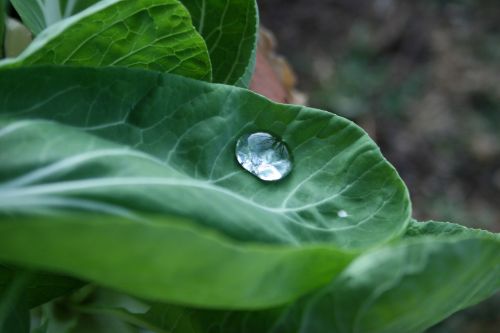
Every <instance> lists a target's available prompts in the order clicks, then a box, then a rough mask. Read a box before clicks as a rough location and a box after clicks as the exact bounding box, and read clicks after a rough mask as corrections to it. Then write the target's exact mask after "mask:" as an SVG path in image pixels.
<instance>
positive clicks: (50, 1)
mask: <svg viewBox="0 0 500 333" xmlns="http://www.w3.org/2000/svg"><path fill="white" fill-rule="evenodd" d="M96 2H99V0H31V1H26V0H11V3H12V5H13V6H14V8H15V9H16V11H17V12H18V13H19V15H20V16H21V18H22V19H23V22H24V24H25V25H26V26H28V27H29V28H30V30H31V31H32V32H33V33H34V34H35V35H38V34H39V33H40V32H41V31H42V30H44V29H45V28H47V27H48V26H50V25H52V24H54V23H57V22H59V21H61V20H63V19H65V18H67V17H70V16H71V15H74V14H76V13H79V12H81V11H82V10H84V9H86V8H87V7H89V6H91V5H93V4H95V3H96Z"/></svg>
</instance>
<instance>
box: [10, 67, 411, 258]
mask: <svg viewBox="0 0 500 333" xmlns="http://www.w3.org/2000/svg"><path fill="white" fill-rule="evenodd" d="M33 77H37V78H39V79H38V80H32V78H33ZM137 82H140V83H141V84H140V85H138V84H137ZM20 87H22V89H21V88H20ZM123 92H127V93H126V94H124V93H123ZM0 105H1V110H0V111H1V113H2V114H3V115H4V116H9V117H15V118H25V117H28V118H48V119H53V120H57V121H60V122H63V123H66V124H69V125H71V126H74V127H78V128H80V129H83V130H86V131H88V132H91V133H94V134H96V135H98V136H100V137H103V138H106V139H108V140H113V141H115V142H119V143H121V144H124V145H126V146H131V147H135V149H138V150H142V151H143V152H145V153H147V154H149V155H143V154H140V153H138V152H136V151H135V150H131V151H130V150H127V149H124V148H123V147H121V146H120V147H117V146H113V145H111V143H106V142H99V144H97V143H96V144H95V145H92V144H90V143H89V142H94V139H93V137H87V136H85V135H83V134H80V133H79V132H67V131H60V130H59V129H56V128H51V126H53V125H51V124H43V123H41V124H35V123H31V122H26V123H23V122H21V123H18V124H11V125H9V126H5V128H4V129H2V130H1V131H2V133H4V134H3V135H2V136H1V137H0V139H1V140H0V145H1V149H0V159H1V160H2V161H5V162H3V163H2V164H1V165H0V179H1V180H2V181H3V182H5V184H3V186H2V188H1V189H0V196H1V199H0V200H1V201H2V203H1V205H2V210H9V211H12V210H18V211H22V212H29V211H31V209H34V208H35V204H36V203H37V202H43V201H46V200H48V199H47V198H59V199H61V201H60V204H61V205H62V204H63V203H66V204H67V205H68V207H71V208H74V207H73V206H74V204H72V201H73V202H77V201H78V200H79V201H80V202H81V201H82V200H83V201H85V200H86V201H92V202H94V203H98V204H99V205H101V206H99V207H101V208H102V209H105V208H104V207H106V209H107V210H109V209H111V208H110V207H113V209H111V210H112V211H113V212H115V213H118V212H123V211H126V210H133V211H142V212H146V213H160V214H174V215H181V216H187V217H189V218H191V219H192V220H194V221H195V222H196V223H198V224H201V225H204V226H205V227H208V228H211V229H214V230H217V231H219V232H221V233H224V234H225V235H228V236H230V237H232V238H233V239H238V240H242V241H260V242H272V243H277V242H278V243H289V244H297V243H328V244H331V245H332V246H337V247H339V248H344V249H360V248H366V247H371V246H374V245H376V244H379V243H381V242H385V241H387V240H389V239H392V238H394V237H396V236H398V235H400V234H401V233H402V232H403V231H404V229H405V227H406V224H407V222H408V220H409V215H410V203H409V199H408V193H407V190H406V187H405V186H404V184H403V182H402V181H401V179H400V178H399V176H398V175H397V173H396V172H395V170H394V169H393V167H392V166H391V165H390V164H389V163H388V162H387V161H386V160H385V159H384V158H383V157H382V155H381V153H380V151H379V149H378V147H377V146H376V145H375V143H374V142H373V141H372V140H371V139H370V138H369V137H368V136H367V135H366V134H365V133H364V132H363V130H362V129H360V128H359V127H357V126H356V125H355V124H353V123H352V122H350V121H348V120H346V119H344V118H341V117H338V116H335V115H333V114H331V113H328V112H324V111H320V110H315V109H310V108H306V107H299V106H288V105H281V104H275V103H273V102H271V101H269V100H267V99H265V98H263V97H261V96H258V95H256V94H253V93H251V92H249V91H246V90H243V89H239V88H235V87H231V86H224V85H215V84H208V83H203V82H199V81H192V80H189V79H185V78H181V77H177V76H172V75H159V74H156V73H152V72H144V71H131V70H124V69H116V68H115V69H113V68H108V69H75V68H51V69H43V68H36V69H35V68H31V69H17V70H6V71H4V72H3V73H2V75H0ZM30 127H31V128H30ZM37 128H38V129H39V130H38V131H37V130H36V129H37ZM254 131H265V132H270V133H274V134H275V135H277V136H278V137H281V138H282V139H283V140H284V141H285V142H286V143H287V144H288V146H289V147H290V150H291V152H292V154H293V156H294V170H293V171H292V173H291V174H290V175H289V176H288V177H287V178H286V179H284V180H283V181H280V182H275V183H264V182H262V181H260V180H258V179H257V178H255V177H254V176H252V175H251V174H249V173H248V172H246V171H245V170H243V169H242V168H241V167H240V166H239V165H238V163H237V161H236V159H235V154H234V149H235V144H236V140H237V139H238V137H239V136H240V135H242V134H245V133H249V132H254ZM65 133H66V134H65ZM70 142H71V144H70ZM63 143H64V144H63ZM19 152H22V154H20V153H19ZM110 156H113V158H110ZM152 156H154V157H152ZM88 170H96V172H97V171H102V172H103V173H99V172H97V173H96V172H89V171H88ZM68 174H69V175H72V176H71V177H67V175H68ZM159 198H161V200H159ZM69 199H71V200H69ZM75 200H76V201H75ZM106 205H107V206H106ZM83 207H87V209H89V210H91V211H92V210H95V209H97V207H98V206H92V207H91V206H88V205H84V206H83ZM341 210H342V211H344V212H343V213H344V214H345V215H347V216H345V215H343V214H341V216H339V212H340V211H341Z"/></svg>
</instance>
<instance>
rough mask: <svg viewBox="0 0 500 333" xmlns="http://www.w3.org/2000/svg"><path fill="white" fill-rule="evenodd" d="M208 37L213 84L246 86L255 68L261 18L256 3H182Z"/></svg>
mask: <svg viewBox="0 0 500 333" xmlns="http://www.w3.org/2000/svg"><path fill="white" fill-rule="evenodd" d="M181 1H182V3H183V4H184V5H185V6H186V7H187V8H188V9H189V12H190V13H191V16H192V18H193V24H194V25H195V27H196V28H197V29H198V31H199V33H200V34H201V35H202V36H203V38H205V42H206V43H207V46H208V50H209V52H210V59H211V61H212V72H213V81H214V82H218V83H226V84H233V85H238V86H241V87H247V86H248V84H249V83H250V79H251V77H252V74H253V70H254V67H255V54H256V49H257V37H258V27H259V15H258V9H257V2H256V1H255V0H181Z"/></svg>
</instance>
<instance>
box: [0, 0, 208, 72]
mask: <svg viewBox="0 0 500 333" xmlns="http://www.w3.org/2000/svg"><path fill="white" fill-rule="evenodd" d="M2 64H3V66H10V67H12V66H21V65H22V66H26V65H40V64H57V65H73V66H91V67H101V66H120V67H134V68H145V69H150V70H156V71H160V72H169V73H174V74H179V75H183V76H188V77H192V78H197V79H206V80H209V79H210V77H211V66H210V59H209V55H208V51H207V48H206V45H205V42H204V41H203V39H202V37H201V36H200V35H199V34H198V33H197V32H196V30H195V28H194V27H193V26H192V24H191V18H190V15H189V13H188V11H187V10H186V9H185V8H184V6H182V4H181V3H180V2H179V1H177V0H137V1H121V0H104V1H100V2H99V3H97V4H95V5H93V6H91V7H89V8H88V9H86V10H84V11H82V12H81V13H79V14H76V15H74V16H72V17H70V18H68V19H65V20H63V21H60V22H59V23H56V24H54V25H51V26H50V27H49V28H47V29H46V30H44V31H43V33H41V34H40V35H38V37H37V38H36V39H35V40H34V41H33V43H32V44H31V45H30V46H29V47H28V48H27V49H26V50H25V51H24V52H23V53H22V54H21V55H20V56H19V57H18V58H15V59H12V60H8V61H3V62H2Z"/></svg>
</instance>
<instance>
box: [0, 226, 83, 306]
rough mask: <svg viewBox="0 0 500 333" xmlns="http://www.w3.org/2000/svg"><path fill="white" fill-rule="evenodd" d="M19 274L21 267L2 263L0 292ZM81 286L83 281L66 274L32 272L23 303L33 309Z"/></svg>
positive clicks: (0, 267) (0, 268)
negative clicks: (17, 267)
mask: <svg viewBox="0 0 500 333" xmlns="http://www.w3.org/2000/svg"><path fill="white" fill-rule="evenodd" d="M0 223H1V222H0ZM17 274H20V270H19V269H16V268H13V267H8V266H3V265H0V292H1V291H2V290H5V289H6V288H7V286H8V284H9V281H10V280H11V279H12V278H13V277H14V276H16V275H17ZM81 286H83V283H82V282H81V281H79V280H75V279H72V278H69V277H66V276H60V275H55V274H48V273H42V272H36V273H31V277H30V279H29V281H28V283H27V284H26V286H25V288H24V289H25V291H24V295H23V304H25V305H26V307H27V308H28V309H31V308H34V307H36V306H39V305H41V304H44V303H46V302H48V301H51V300H53V299H54V298H57V297H59V296H62V295H64V294H66V293H68V292H71V291H74V290H76V289H78V288H80V287H81Z"/></svg>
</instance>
